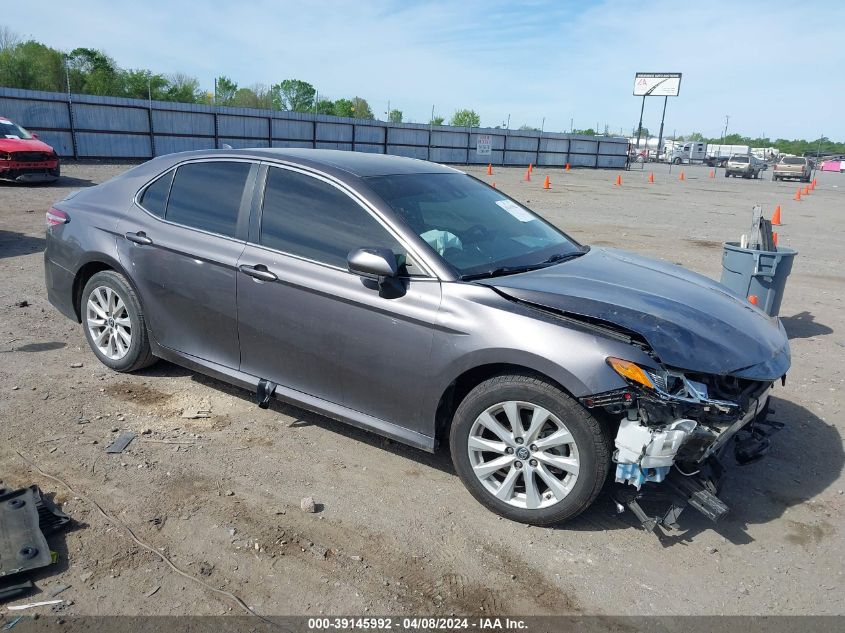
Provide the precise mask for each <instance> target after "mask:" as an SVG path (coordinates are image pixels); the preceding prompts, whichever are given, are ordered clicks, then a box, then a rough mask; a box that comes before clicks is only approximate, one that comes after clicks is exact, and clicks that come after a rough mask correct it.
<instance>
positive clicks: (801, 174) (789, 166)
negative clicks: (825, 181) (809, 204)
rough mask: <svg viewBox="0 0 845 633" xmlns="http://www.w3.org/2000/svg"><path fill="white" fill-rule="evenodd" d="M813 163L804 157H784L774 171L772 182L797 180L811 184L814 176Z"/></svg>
mask: <svg viewBox="0 0 845 633" xmlns="http://www.w3.org/2000/svg"><path fill="white" fill-rule="evenodd" d="M813 167H814V165H813V161H811V160H810V159H809V158H805V157H803V156H784V157H783V158H781V159H780V160H779V161H778V162H777V163H776V164H775V167H774V169H772V180H783V179H785V178H795V179H797V180H802V181H804V182H810V179H811V178H812V176H813Z"/></svg>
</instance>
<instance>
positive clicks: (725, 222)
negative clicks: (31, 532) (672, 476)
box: [0, 164, 845, 622]
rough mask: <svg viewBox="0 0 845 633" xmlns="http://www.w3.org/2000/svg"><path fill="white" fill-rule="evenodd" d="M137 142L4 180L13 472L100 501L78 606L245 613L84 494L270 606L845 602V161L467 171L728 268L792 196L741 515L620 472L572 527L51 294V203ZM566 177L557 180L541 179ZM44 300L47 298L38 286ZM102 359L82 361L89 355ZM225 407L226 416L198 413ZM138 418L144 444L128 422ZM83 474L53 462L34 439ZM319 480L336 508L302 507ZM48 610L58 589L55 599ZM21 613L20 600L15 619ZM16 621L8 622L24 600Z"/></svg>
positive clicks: (652, 249) (211, 576)
mask: <svg viewBox="0 0 845 633" xmlns="http://www.w3.org/2000/svg"><path fill="white" fill-rule="evenodd" d="M124 169H126V166H125V165H104V164H77V165H74V164H69V165H66V166H65V167H64V169H63V173H64V174H65V176H64V177H63V178H62V179H61V180H60V181H59V182H58V183H57V184H55V185H52V186H38V187H21V186H13V185H0V280H2V281H0V420H2V422H0V478H2V479H4V480H6V482H7V483H8V484H10V485H28V484H31V483H37V484H39V485H40V486H41V487H42V489H43V490H44V491H45V492H55V493H56V499H57V500H58V501H60V502H62V503H63V504H64V509H65V511H66V512H68V513H69V514H70V515H71V516H72V517H73V518H74V519H76V520H77V521H78V522H79V524H78V527H77V528H76V529H74V530H73V531H70V532H66V533H64V534H61V535H59V536H58V537H57V538H55V539H53V541H52V544H53V547H54V549H56V550H57V551H58V554H59V562H58V564H57V565H55V566H53V567H52V568H50V569H49V570H47V571H46V572H43V573H42V574H41V575H40V576H39V577H38V579H37V580H36V584H37V585H38V586H39V588H40V590H41V591H42V592H43V593H42V595H40V596H36V597H35V599H45V598H46V597H47V596H46V595H45V594H46V593H47V592H49V591H50V589H51V588H53V587H56V586H58V585H61V584H64V585H71V588H70V589H68V590H66V591H65V592H64V593H63V594H62V595H61V597H63V598H64V599H65V600H66V603H65V604H64V605H61V608H60V610H61V613H63V614H85V615H94V614H162V615H168V614H173V615H180V614H223V613H239V612H240V609H239V607H238V606H237V605H236V604H235V603H233V601H232V600H231V599H229V598H227V597H225V596H222V595H220V594H215V593H213V592H211V591H210V590H209V589H207V588H205V587H203V586H201V585H199V584H196V583H195V582H192V581H191V580H188V579H186V578H185V577H183V576H180V575H178V574H176V573H175V572H173V571H172V570H171V569H170V568H169V567H168V566H167V565H166V564H165V563H164V562H162V561H161V560H160V559H159V558H157V557H156V556H154V555H153V554H151V553H150V552H148V551H146V550H144V549H142V548H141V547H139V546H138V545H137V544H136V543H135V542H133V541H132V540H130V539H129V538H128V537H127V535H126V533H125V532H124V531H123V530H122V529H121V528H119V527H117V526H116V525H114V524H112V523H110V522H109V521H107V520H106V519H105V518H104V517H103V516H102V515H101V514H100V513H99V512H98V511H97V510H96V509H95V508H94V507H93V506H92V505H91V504H90V503H89V502H88V501H87V500H86V499H83V496H85V497H88V498H92V499H95V500H96V501H97V502H98V503H99V504H100V505H101V506H102V507H103V508H104V509H105V510H106V511H107V512H108V513H110V514H112V515H114V516H115V517H117V518H119V519H120V520H121V521H122V522H124V523H125V524H126V525H128V526H130V527H131V528H132V530H133V531H134V533H135V534H136V535H137V537H138V538H139V539H141V540H142V541H144V542H146V543H149V544H150V545H151V546H152V547H153V548H155V549H156V550H158V551H160V552H162V553H164V554H166V555H167V556H168V557H169V558H170V559H171V560H172V561H173V563H174V564H175V565H176V566H177V567H179V568H180V569H182V570H184V571H185V572H187V573H188V574H190V575H191V576H195V577H197V578H199V579H201V580H202V581H203V582H205V583H208V585H210V586H212V587H215V588H218V589H222V590H224V591H228V592H231V593H233V594H236V595H237V596H239V597H240V598H241V599H242V600H243V601H244V602H245V603H246V604H247V605H249V606H250V607H251V608H253V609H254V610H255V611H257V612H259V613H261V614H318V613H348V614H404V613H409V614H410V613H415V614H421V613H426V614H450V613H458V614H522V615H527V614H563V613H566V614H571V613H585V614H615V615H622V614H648V615H651V614H811V613H812V614H843V613H845V601H843V599H842V596H843V593H844V592H845V573H844V572H845V563H844V562H843V561H845V559H843V556H842V552H843V551H845V539H843V528H845V525H843V517H845V509H843V507H844V506H845V495H843V488H845V481H843V475H842V469H843V459H844V458H843V445H842V433H843V430H845V422H843V416H842V413H843V395H842V394H843V378H845V374H843V364H842V359H843V352H845V349H843V348H845V310H843V307H845V306H843V296H845V292H843V290H845V273H843V270H842V266H843V261H845V260H843V252H845V232H843V228H842V226H843V222H845V217H844V216H843V211H845V175H839V174H827V173H825V174H819V186H818V187H817V188H816V190H815V192H813V193H812V194H811V195H810V196H809V197H807V198H805V200H803V201H801V202H794V201H792V196H793V194H794V191H795V188H796V187H797V185H796V184H789V183H774V182H771V180H770V175H769V174H770V173H771V172H765V177H764V179H763V180H740V179H725V178H722V177H721V171H720V172H719V177H718V178H716V179H710V178H708V172H709V169H708V168H704V167H691V166H687V167H685V168H684V172H685V175H686V181H685V182H681V181H679V180H678V173H679V169H678V168H677V167H675V168H673V169H672V172H671V173H670V172H669V169H668V168H667V167H665V166H656V167H654V173H655V183H654V184H649V183H648V181H647V176H648V172H649V169H650V167H648V166H647V167H646V169H645V171H642V172H640V171H631V172H623V173H622V179H623V182H622V186H621V187H616V186H614V185H613V181H614V179H615V178H616V175H617V173H618V172H615V171H593V170H573V171H572V172H569V173H564V172H563V171H562V170H560V169H555V170H544V169H542V168H537V169H536V170H535V171H534V175H533V180H532V182H530V183H526V182H523V181H522V176H523V173H524V170H522V169H505V168H495V173H494V175H493V176H492V177H488V176H486V175H483V174H484V169H483V168H470V169H469V171H471V172H472V173H475V174H477V175H479V176H480V177H482V178H484V179H486V180H494V181H496V183H497V186H498V187H499V188H500V189H502V190H503V191H506V192H507V193H509V194H510V195H513V196H514V197H516V198H517V199H519V200H521V201H523V202H525V203H526V204H528V205H529V206H530V207H532V208H534V209H536V210H537V211H539V212H540V213H542V214H543V215H544V216H545V217H547V218H549V219H550V220H551V221H552V222H554V223H555V224H557V225H558V226H560V227H562V228H563V229H564V230H566V231H567V232H569V233H570V234H571V235H573V236H574V237H576V238H577V239H579V240H580V241H582V242H585V243H589V244H593V245H611V246H617V247H622V248H625V249H630V250H633V251H637V252H640V253H644V254H647V255H651V256H654V257H662V258H666V259H668V260H670V261H673V262H677V263H679V264H682V265H684V266H686V267H688V268H691V269H693V270H695V271H698V272H701V273H703V274H706V275H709V276H711V277H715V278H718V277H719V273H720V266H721V263H720V262H721V242H722V241H725V240H737V239H739V235H740V233H741V232H743V231H745V230H747V227H748V225H749V224H750V220H751V209H752V206H753V205H754V204H755V203H760V204H762V205H763V206H764V209H765V211H766V213H767V215H769V214H771V212H772V210H773V208H774V205H775V204H778V203H780V204H782V205H783V223H784V225H783V226H782V227H780V229H779V233H780V240H781V244H786V245H789V246H792V247H794V248H796V249H797V250H798V251H799V255H798V256H797V258H796V260H795V265H794V268H793V272H792V276H791V278H790V280H789V283H788V285H787V291H786V296H785V298H784V301H783V307H782V310H781V315H782V317H783V321H784V324H785V326H786V329H787V331H788V332H789V335H790V338H791V344H792V354H793V366H792V370H791V372H790V374H789V378H788V380H787V383H786V386H785V387H781V386H780V385H778V386H777V387H776V389H775V391H774V398H773V404H772V406H773V407H774V409H775V410H776V414H775V416H774V419H776V420H780V421H782V422H784V423H786V428H785V429H784V430H783V431H782V432H781V433H779V434H778V435H776V436H775V437H774V439H773V445H774V446H773V450H772V451H771V453H770V454H769V455H768V456H767V457H766V458H765V459H764V460H762V461H760V462H758V463H755V464H752V465H749V466H745V467H742V468H740V467H737V466H734V465H730V466H729V477H728V481H727V483H726V490H725V492H724V494H723V499H724V500H725V501H726V503H728V505H729V506H730V507H731V513H730V514H729V515H728V517H727V518H726V519H725V520H724V521H723V522H722V523H721V524H719V525H718V526H716V527H713V526H712V525H711V524H710V523H708V522H707V520H706V519H704V518H703V517H701V516H699V515H697V514H696V513H695V512H694V511H692V510H688V512H687V513H686V514H685V515H684V516H683V517H682V519H681V525H682V527H683V528H684V529H683V531H681V532H677V533H673V534H671V535H668V536H662V537H660V538H658V537H657V536H655V535H654V534H651V533H647V532H644V531H642V530H640V529H638V527H637V526H636V525H635V521H634V519H633V517H632V516H631V515H630V514H629V513H628V514H624V515H616V514H615V511H614V508H613V504H612V502H611V501H610V499H609V497H608V496H607V495H606V494H603V495H602V496H601V497H600V498H599V500H598V502H597V503H596V505H595V506H594V507H593V508H592V509H590V510H589V511H587V512H586V513H585V514H583V515H582V516H581V517H579V518H578V519H576V520H575V521H574V522H572V523H570V524H568V525H566V526H564V527H561V528H560V529H538V528H532V527H526V526H524V525H519V524H515V523H510V522H508V521H505V520H501V519H499V518H497V517H496V516H495V515H493V514H491V513H489V512H487V511H486V510H484V509H483V508H482V507H481V506H479V505H478V504H477V503H476V502H475V501H474V500H473V499H472V498H471V497H470V495H469V493H467V492H466V491H465V490H464V488H463V486H462V485H461V483H460V481H459V480H458V478H457V476H456V475H455V474H454V472H453V470H452V467H451V464H450V461H449V459H448V455H447V454H446V452H445V451H441V452H440V453H439V454H437V455H433V456H432V455H428V454H426V453H423V452H419V451H416V450H414V449H410V448H406V447H404V446H401V445H398V444H396V443H393V442H389V441H386V440H383V439H381V438H379V437H376V436H373V435H368V434H366V433H363V432H360V431H357V430H355V429H352V428H350V427H347V426H344V425H342V424H340V423H337V422H333V421H331V420H328V419H325V418H322V417H319V416H315V415H312V414H309V413H306V412H303V411H300V410H297V409H294V408H291V407H287V406H284V405H280V404H278V403H275V404H274V405H273V406H272V407H271V408H270V409H269V410H266V411H262V410H260V409H258V408H257V407H256V406H255V405H254V404H253V400H252V394H250V393H248V392H246V391H242V390H239V389H236V388H233V387H230V386H228V385H225V384H223V383H220V382H217V381H215V380H212V379H209V378H206V377H203V376H200V375H196V374H193V373H191V372H189V371H187V370H184V369H181V368H179V367H176V366H174V365H171V364H169V363H165V362H161V363H159V364H157V365H155V366H154V367H152V368H150V369H148V370H145V371H143V372H140V373H137V374H134V375H123V374H117V373H112V372H110V371H109V370H108V369H106V368H105V367H104V366H102V365H100V364H99V363H98V362H97V361H96V359H95V358H94V356H93V354H92V353H90V352H89V350H88V347H87V345H86V343H85V340H84V337H83V334H82V330H81V327H80V326H79V325H78V324H75V323H72V322H70V321H68V320H66V319H65V318H64V317H62V316H60V315H59V314H58V312H57V311H55V310H54V309H53V308H52V307H51V306H50V304H49V303H48V301H47V298H46V293H45V290H44V282H43V263H42V254H41V253H42V251H43V248H44V239H43V234H44V228H43V225H44V211H45V210H46V209H47V208H48V207H49V205H50V203H51V202H53V201H54V200H57V199H59V198H61V197H63V196H64V195H65V194H66V193H68V192H69V191H71V190H73V189H75V188H78V187H85V186H90V185H93V184H97V183H100V182H103V181H105V180H107V179H108V178H110V177H112V176H114V175H116V174H119V173H120V172H121V171H123V170H124ZM547 174H548V175H550V176H551V180H552V189H551V190H550V191H544V190H543V189H542V180H543V178H544V177H545V176H546V175H547ZM21 302H27V303H28V305H25V307H21V305H22V304H21ZM80 365H81V366H80ZM197 409H210V410H211V411H212V414H211V415H212V417H210V418H208V419H186V418H185V417H183V414H184V412H188V411H191V410H197ZM123 430H132V431H134V432H136V433H138V438H137V439H136V440H135V441H134V442H133V443H132V444H131V445H130V447H129V448H128V449H127V450H126V451H125V452H124V453H123V454H121V455H106V454H105V447H106V446H107V445H108V444H109V443H110V442H111V441H112V440H113V439H114V437H115V436H116V435H117V434H118V432H119V431H123ZM18 451H19V452H20V453H21V454H23V455H25V456H26V457H27V458H28V459H29V460H32V461H33V462H34V463H36V464H38V466H40V468H41V469H43V470H44V471H45V472H47V473H50V474H53V475H56V476H58V477H60V478H61V479H63V480H64V481H65V482H67V483H68V484H69V485H70V486H71V487H72V488H73V489H74V491H75V492H70V491H69V490H68V489H67V488H64V487H63V486H61V485H59V484H58V483H56V482H55V481H53V480H50V479H48V478H47V477H45V476H42V475H41V474H39V473H38V472H36V471H35V470H33V469H32V468H31V467H30V466H29V465H28V464H27V463H26V462H25V461H23V460H22V459H21V458H20V457H19V456H18V455H17V452H18ZM306 496H313V497H314V499H315V500H316V502H317V503H318V504H319V506H318V510H319V511H318V512H317V513H315V514H307V513H304V512H302V511H301V510H300V499H301V498H303V497H306ZM49 609H50V608H49V607H42V608H41V612H42V613H48V612H49ZM4 617H8V616H4ZM0 622H2V621H1V620H0Z"/></svg>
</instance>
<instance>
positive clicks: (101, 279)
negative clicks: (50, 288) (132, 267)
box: [80, 270, 157, 372]
mask: <svg viewBox="0 0 845 633" xmlns="http://www.w3.org/2000/svg"><path fill="white" fill-rule="evenodd" d="M80 314H81V315H82V326H83V329H84V330H85V338H86V339H87V340H88V345H89V346H90V347H91V350H92V351H93V352H94V354H95V355H96V356H97V358H98V359H99V360H100V362H101V363H103V364H104V365H106V366H107V367H110V368H112V369H114V370H115V371H121V372H129V371H135V370H137V369H142V368H143V367H147V366H149V365H152V364H153V363H154V362H155V361H156V360H157V359H156V357H155V356H153V353H152V350H151V349H150V341H149V338H148V336H147V325H146V321H145V319H144V313H143V310H142V309H141V303H140V301H138V296H137V295H136V294H135V291H134V290H133V288H132V286H131V285H129V282H128V281H127V280H126V278H125V277H124V276H123V275H121V274H119V273H116V272H114V271H112V270H104V271H101V272H98V273H96V274H94V275H93V276H92V277H91V279H89V280H88V283H86V284H85V288H84V289H83V291H82V298H81V301H80Z"/></svg>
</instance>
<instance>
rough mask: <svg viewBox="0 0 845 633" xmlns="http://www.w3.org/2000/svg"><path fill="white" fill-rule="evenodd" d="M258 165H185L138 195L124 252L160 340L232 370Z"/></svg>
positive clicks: (125, 229)
mask: <svg viewBox="0 0 845 633" xmlns="http://www.w3.org/2000/svg"><path fill="white" fill-rule="evenodd" d="M257 171H258V164H257V163H252V162H249V161H233V160H205V161H195V162H189V163H183V164H182V165H179V166H178V167H177V168H175V169H172V170H170V171H169V172H167V173H165V174H163V175H162V176H160V177H159V178H158V179H157V180H155V181H153V182H152V183H151V184H150V185H148V186H147V187H146V188H145V189H144V190H143V191H142V192H141V193H140V194H139V196H138V197H137V202H136V208H135V209H134V210H133V211H134V212H133V213H130V214H128V215H127V216H126V217H125V218H124V219H123V220H122V221H121V222H120V223H119V225H118V235H119V237H118V238H117V240H118V251H119V254H120V259H121V262H122V264H123V266H124V267H125V268H126V270H127V271H129V274H130V276H131V278H132V281H133V282H134V284H135V286H136V288H137V289H138V292H139V294H140V297H141V302H142V305H143V307H144V313H145V316H146V318H147V322H148V324H149V327H150V330H151V331H152V335H153V337H154V338H155V340H156V342H157V343H159V344H160V345H163V346H164V347H167V348H170V349H172V350H176V351H177V352H180V353H182V354H187V355H189V356H192V357H196V358H199V359H202V360H205V361H210V362H212V363H216V364H219V365H223V366H226V367H230V368H235V369H236V368H237V367H238V365H239V364H240V350H239V347H238V328H237V304H236V284H237V274H236V272H237V262H238V258H239V257H240V255H241V253H242V252H243V249H244V245H245V244H246V239H245V238H246V233H247V228H248V223H249V203H250V201H251V198H252V190H253V187H254V182H255V175H256V173H257Z"/></svg>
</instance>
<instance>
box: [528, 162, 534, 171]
mask: <svg viewBox="0 0 845 633" xmlns="http://www.w3.org/2000/svg"><path fill="white" fill-rule="evenodd" d="M528 171H530V172H531V173H534V165H533V164H531V163H528Z"/></svg>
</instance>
